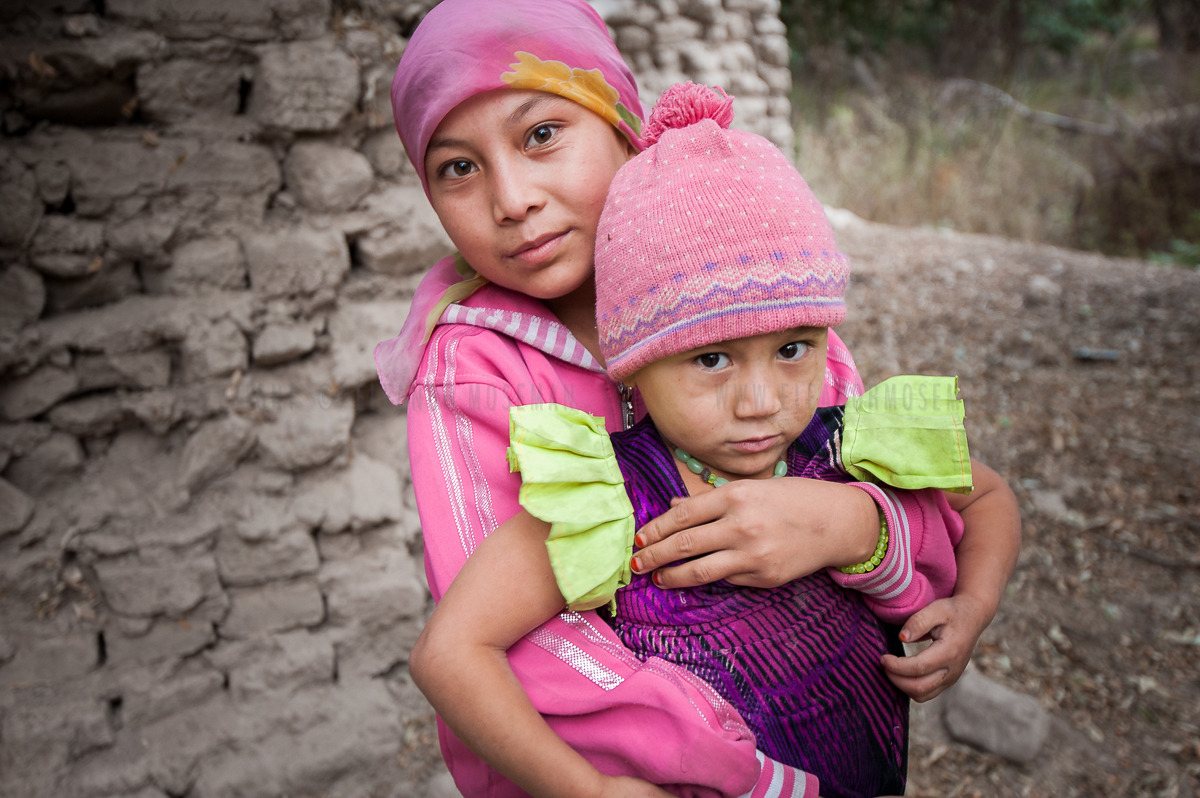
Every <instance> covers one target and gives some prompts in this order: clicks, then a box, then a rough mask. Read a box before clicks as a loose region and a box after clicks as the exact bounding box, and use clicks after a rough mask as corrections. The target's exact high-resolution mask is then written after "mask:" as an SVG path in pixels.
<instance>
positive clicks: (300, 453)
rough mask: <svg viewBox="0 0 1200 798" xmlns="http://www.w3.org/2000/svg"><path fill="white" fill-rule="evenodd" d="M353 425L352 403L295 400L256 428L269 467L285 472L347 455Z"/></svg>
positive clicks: (304, 397) (329, 400)
mask: <svg viewBox="0 0 1200 798" xmlns="http://www.w3.org/2000/svg"><path fill="white" fill-rule="evenodd" d="M353 423H354V403H353V402H352V401H349V400H345V399H337V400H335V399H330V398H328V397H325V396H321V397H310V396H302V397H296V398H295V399H292V400H289V401H288V402H287V403H286V404H283V405H281V406H280V407H279V409H278V411H277V412H276V414H275V418H274V420H272V421H270V422H268V423H266V424H263V425H262V426H261V427H260V428H259V432H258V446H259V450H260V451H261V452H262V454H263V456H264V457H265V459H266V461H267V462H268V463H270V464H272V465H275V466H277V467H279V468H282V469H283V470H285V471H299V470H302V469H305V468H311V467H313V466H317V465H321V464H322V463H327V462H329V461H330V460H332V459H333V458H334V457H335V456H337V455H338V454H341V453H342V452H344V451H346V447H347V445H348V444H349V441H350V427H351V425H352V424H353Z"/></svg>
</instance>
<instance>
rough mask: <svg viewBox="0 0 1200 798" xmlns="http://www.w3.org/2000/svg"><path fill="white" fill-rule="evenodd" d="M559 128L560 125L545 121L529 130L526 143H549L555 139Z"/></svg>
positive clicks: (539, 144) (540, 144) (527, 144)
mask: <svg viewBox="0 0 1200 798" xmlns="http://www.w3.org/2000/svg"><path fill="white" fill-rule="evenodd" d="M558 130H559V127H558V125H552V124H550V123H549V122H544V123H542V124H540V125H538V126H536V127H535V128H533V130H531V131H529V138H528V139H527V140H526V142H525V144H526V146H529V147H540V146H542V145H544V144H549V143H550V142H551V141H553V140H554V137H555V135H557V133H558Z"/></svg>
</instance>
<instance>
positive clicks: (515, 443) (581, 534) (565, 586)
mask: <svg viewBox="0 0 1200 798" xmlns="http://www.w3.org/2000/svg"><path fill="white" fill-rule="evenodd" d="M509 437H510V445H509V448H508V462H509V467H510V468H511V469H512V470H513V471H520V472H521V480H522V483H521V491H520V494H519V501H520V503H521V506H522V507H524V508H525V509H526V510H528V511H529V513H530V515H533V516H535V517H536V518H540V519H541V520H543V521H546V522H548V523H549V524H550V535H549V537H548V538H547V539H546V551H547V552H549V554H550V564H551V566H552V567H553V568H554V575H555V578H556V579H557V580H558V587H559V589H560V590H561V591H562V594H563V598H565V599H566V601H567V605H568V606H569V607H570V608H571V609H573V610H589V609H593V608H595V607H599V606H601V605H603V604H606V603H609V602H611V601H612V600H613V594H614V593H616V591H617V588H619V587H622V586H623V585H627V584H629V580H630V577H631V571H630V568H629V559H630V557H632V556H633V536H634V533H635V532H636V529H635V528H634V521H633V505H631V504H630V503H629V497H628V496H627V495H626V493H625V480H624V478H623V477H622V476H621V468H620V466H618V465H617V456H616V454H615V453H614V452H613V447H612V441H611V440H610V439H609V437H608V432H607V431H605V429H604V419H601V418H596V417H595V416H592V415H589V414H587V413H584V412H583V411H581V410H576V409H575V408H571V407H566V406H565V405H559V404H539V405H522V406H519V407H513V408H511V409H510V410H509Z"/></svg>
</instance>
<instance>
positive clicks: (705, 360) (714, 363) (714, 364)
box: [696, 352, 729, 369]
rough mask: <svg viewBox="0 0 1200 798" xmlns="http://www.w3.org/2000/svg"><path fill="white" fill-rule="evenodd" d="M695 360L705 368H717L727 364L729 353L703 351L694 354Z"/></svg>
mask: <svg viewBox="0 0 1200 798" xmlns="http://www.w3.org/2000/svg"><path fill="white" fill-rule="evenodd" d="M696 362H697V363H699V364H700V365H701V366H702V367H704V368H706V369H719V368H723V367H724V366H728V365H729V355H727V354H725V353H724V352H705V353H704V354H703V355H696Z"/></svg>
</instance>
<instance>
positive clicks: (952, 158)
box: [793, 55, 1200, 256]
mask: <svg viewBox="0 0 1200 798" xmlns="http://www.w3.org/2000/svg"><path fill="white" fill-rule="evenodd" d="M1097 57H1099V56H1097ZM1095 60H1096V59H1095V58H1093V59H1092V60H1091V61H1089V60H1088V59H1081V60H1080V61H1079V62H1077V63H1075V64H1073V65H1064V66H1063V68H1062V69H1061V70H1059V71H1051V72H1049V73H1047V74H1046V75H1044V76H1042V77H1040V78H1037V79H1032V78H1030V79H1025V80H1023V81H1021V80H1018V81H1014V82H1013V85H1011V86H1010V87H1009V94H1010V95H1011V97H1012V98H1014V99H1015V101H1016V102H1018V103H1020V104H1021V105H1022V106H1024V107H1025V108H1027V109H1036V110H1037V111H1039V112H1042V111H1044V112H1051V113H1054V114H1058V115H1061V116H1062V117H1063V118H1064V119H1066V120H1076V121H1081V122H1084V123H1089V124H1095V125H1097V126H1110V127H1113V126H1115V127H1120V126H1122V125H1125V126H1128V125H1137V124H1141V123H1142V120H1145V119H1147V118H1148V117H1147V116H1146V115H1147V114H1149V113H1153V112H1161V111H1163V110H1164V109H1180V108H1186V107H1187V106H1188V104H1189V103H1192V104H1194V102H1195V99H1194V98H1195V97H1197V96H1200V60H1196V61H1192V62H1173V63H1171V64H1169V65H1168V64H1164V63H1163V62H1162V61H1160V60H1157V59H1151V60H1146V59H1144V60H1143V62H1138V61H1137V59H1135V58H1134V56H1133V55H1128V56H1127V58H1126V62H1124V63H1123V65H1122V66H1120V67H1119V68H1118V67H1114V66H1113V65H1112V64H1111V63H1109V64H1107V65H1102V66H1104V68H1105V69H1106V70H1107V73H1108V77H1107V78H1103V77H1102V76H1098V74H1099V73H1098V67H1097V65H1096V64H1095V63H1093V62H1094V61H1095ZM1110 60H1112V59H1111V58H1110ZM1101 71H1102V70H1101ZM850 74H853V75H856V76H857V79H856V80H854V81H850V82H846V81H844V80H843V81H842V82H841V84H840V86H837V87H833V88H831V87H830V86H828V85H819V84H820V82H821V81H822V80H828V79H829V78H828V75H829V72H828V71H827V72H826V73H825V76H824V77H822V76H819V75H818V76H816V77H810V78H804V77H802V78H800V79H798V80H797V81H796V86H797V88H796V91H795V92H794V96H793V107H794V109H795V114H794V116H795V128H796V157H797V164H798V166H799V168H800V171H801V172H802V173H803V174H804V176H805V177H806V179H807V180H808V181H809V183H810V184H811V185H812V187H813V190H814V191H815V192H816V193H817V196H818V197H820V198H821V200H822V201H823V202H825V203H827V204H829V205H832V206H835V207H841V208H845V209H847V210H850V211H853V212H854V213H855V214H857V215H859V216H861V217H863V218H866V219H870V220H872V221H878V222H887V223H892V224H899V225H905V226H912V225H929V226H937V227H945V228H950V229H954V230H959V231H964V232H979V233H989V234H996V235H1002V236H1005V237H1009V238H1014V239H1017V240H1022V241H1034V242H1041V243H1050V244H1056V245H1061V246H1069V247H1078V248H1096V249H1102V250H1104V251H1107V252H1110V253H1115V254H1126V255H1141V256H1149V255H1151V254H1152V253H1154V252H1156V251H1160V252H1168V253H1170V252H1172V251H1174V250H1177V249H1178V247H1177V246H1175V245H1176V244H1177V243H1182V244H1183V245H1184V248H1185V249H1186V247H1187V246H1195V245H1196V244H1197V243H1200V200H1198V197H1197V195H1196V191H1195V190H1194V189H1190V188H1188V187H1187V186H1186V185H1184V186H1180V185H1179V184H1180V181H1179V180H1175V181H1174V185H1173V186H1164V185H1163V183H1162V181H1159V182H1158V183H1157V184H1156V183H1155V182H1154V181H1152V180H1147V179H1145V175H1146V174H1148V173H1149V172H1150V171H1151V169H1152V168H1153V169H1159V170H1161V169H1162V167H1163V164H1162V163H1161V161H1156V162H1154V163H1150V162H1148V161H1146V160H1145V159H1146V158H1147V157H1148V156H1147V154H1146V152H1145V151H1144V150H1145V147H1144V146H1143V144H1142V143H1141V142H1138V141H1133V140H1130V138H1129V137H1128V136H1127V135H1124V134H1122V135H1113V136H1103V135H1096V134H1095V133H1083V132H1074V131H1068V130H1064V129H1062V128H1059V127H1054V126H1052V125H1050V124H1047V123H1046V122H1045V121H1033V120H1030V119H1027V118H1023V117H1022V116H1021V114H1019V113H1018V112H1015V111H1014V110H1012V108H1010V107H1005V106H1004V105H1003V104H1002V103H1000V102H998V101H996V100H995V99H989V98H988V95H987V94H986V92H985V91H983V90H979V89H977V88H970V87H964V86H963V85H962V84H961V83H960V84H957V85H955V84H954V83H953V82H948V81H937V80H934V79H932V78H930V77H928V76H925V75H917V74H911V73H909V74H905V73H903V72H902V71H900V70H893V69H891V68H890V67H889V66H887V65H880V64H876V65H875V66H874V69H873V70H864V68H863V65H862V64H861V63H859V64H858V66H857V70H855V69H844V70H842V75H843V76H845V75H850ZM877 75H886V76H887V78H886V80H877V79H876V77H875V76H877ZM814 81H815V82H814ZM1189 125H1190V126H1185V127H1183V128H1182V133H1180V132H1179V131H1178V130H1176V132H1175V133H1174V134H1173V135H1182V136H1183V137H1184V138H1183V139H1182V140H1181V147H1182V149H1181V153H1183V154H1182V155H1180V156H1179V157H1187V156H1186V151H1187V150H1188V149H1190V148H1191V145H1192V144H1193V143H1195V138H1196V137H1197V136H1198V135H1200V134H1198V133H1197V131H1200V114H1198V115H1197V117H1196V121H1193V122H1190V123H1189ZM1188 137H1191V138H1190V139H1189V138H1188ZM1168 157H1175V156H1168ZM1122 170H1125V172H1124V173H1123V172H1122ZM1168 170H1169V171H1171V172H1172V173H1174V174H1178V169H1177V168H1176V167H1175V165H1173V164H1169V165H1168ZM1121 174H1125V177H1121V178H1120V180H1121V182H1120V183H1119V184H1114V183H1111V182H1109V181H1112V180H1113V179H1114V175H1117V176H1118V177H1119V176H1120V175H1121ZM1130 174H1132V175H1134V177H1133V183H1132V185H1134V188H1133V189H1132V190H1133V191H1134V192H1135V193H1136V194H1137V197H1136V200H1135V201H1132V202H1131V201H1130V199H1129V192H1130V191H1131V181H1130V179H1129V177H1128V176H1129V175H1130ZM1113 199H1119V202H1114V201H1112V200H1113ZM1115 207H1119V208H1120V213H1122V214H1128V212H1129V209H1131V208H1133V209H1135V210H1136V216H1135V217H1134V218H1119V219H1114V218H1111V217H1112V215H1113V213H1114V211H1113V209H1114V208H1115ZM1116 228H1128V229H1127V230H1123V229H1116Z"/></svg>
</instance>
